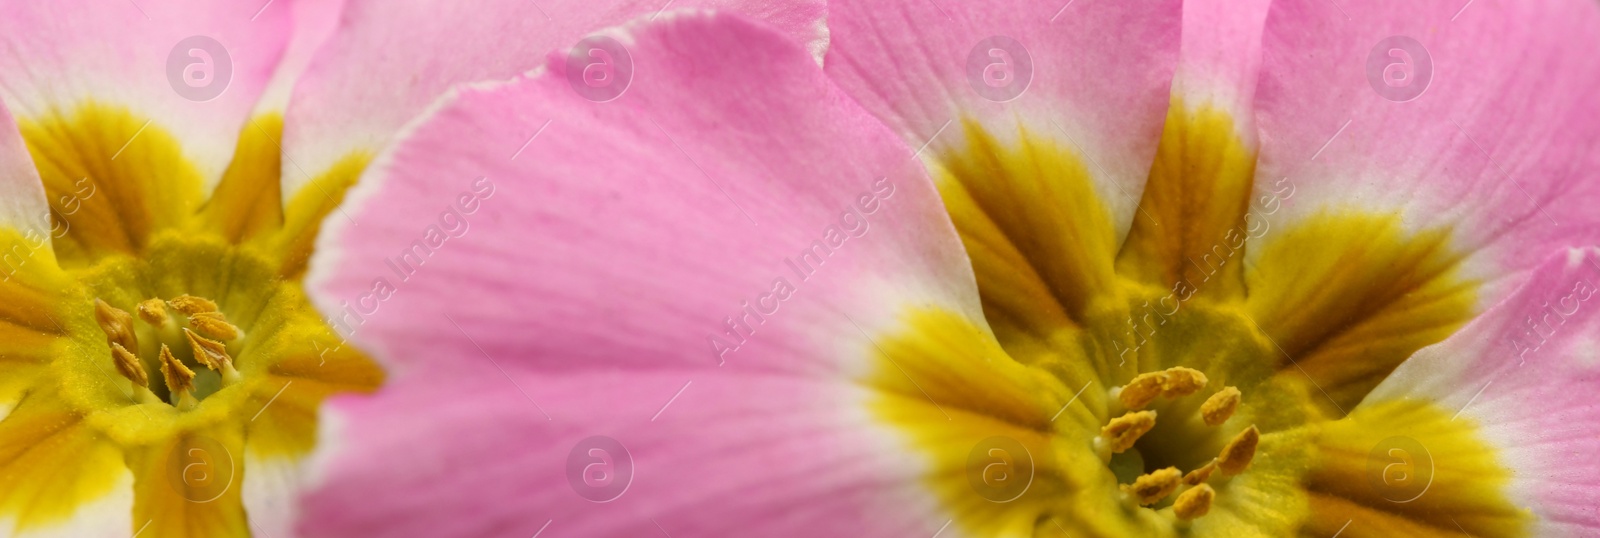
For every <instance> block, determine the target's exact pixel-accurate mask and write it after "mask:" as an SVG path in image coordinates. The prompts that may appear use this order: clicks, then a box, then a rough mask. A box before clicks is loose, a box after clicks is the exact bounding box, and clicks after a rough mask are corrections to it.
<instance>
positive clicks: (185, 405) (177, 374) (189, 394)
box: [161, 344, 200, 411]
mask: <svg viewBox="0 0 1600 538" xmlns="http://www.w3.org/2000/svg"><path fill="white" fill-rule="evenodd" d="M161 377H163V378H166V381H167V388H168V389H170V390H171V391H172V393H173V394H176V395H178V401H177V407H178V409H179V410H182V411H188V410H190V409H194V408H195V406H198V405H200V401H199V400H196V399H195V398H194V370H190V369H189V367H188V366H184V365H183V362H181V361H179V360H178V359H177V357H173V356H172V350H171V349H167V345H166V344H161Z"/></svg>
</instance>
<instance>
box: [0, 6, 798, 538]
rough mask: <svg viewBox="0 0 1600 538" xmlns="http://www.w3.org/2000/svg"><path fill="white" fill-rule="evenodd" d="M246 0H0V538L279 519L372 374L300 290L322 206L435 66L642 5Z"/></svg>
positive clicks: (503, 69) (440, 83)
mask: <svg viewBox="0 0 1600 538" xmlns="http://www.w3.org/2000/svg"><path fill="white" fill-rule="evenodd" d="M248 4H249V5H246V3H239V2H198V1H195V2H188V1H185V2H147V1H145V0H136V1H132V2H120V3H104V2H83V1H77V0H68V1H62V2H48V3H9V4H7V5H6V7H4V8H0V12H3V15H0V72H4V73H5V77H4V80H3V81H0V99H3V101H4V105H5V106H4V107H0V535H3V536H35V535H50V536H111V537H118V536H121V537H126V536H160V537H169V536H170V537H182V536H205V537H217V536H249V535H259V536H288V535H290V533H291V531H292V529H291V527H290V524H291V522H292V517H293V503H292V502H291V500H292V494H293V492H294V491H295V490H296V489H297V488H298V487H299V483H300V469H301V464H302V462H303V460H304V458H305V457H306V456H307V455H308V454H309V453H310V451H311V450H312V448H313V447H314V446H315V445H316V443H317V427H318V414H319V412H318V406H319V405H320V404H321V402H322V401H323V400H324V399H325V398H326V397H327V396H329V395H331V394H336V393H342V392H366V391H371V390H374V389H376V388H377V387H378V386H379V385H380V384H381V383H382V382H383V380H384V377H385V373H384V371H383V370H382V369H381V368H380V367H379V365H378V364H377V363H376V362H374V361H372V360H371V359H369V358H368V357H367V356H366V355H365V354H363V353H361V352H360V351H358V350H356V349H355V348H354V347H351V346H347V345H343V338H342V335H341V333H340V331H341V330H349V329H348V327H346V325H348V324H349V323H351V320H348V319H342V318H332V319H326V320H325V319H324V317H323V316H322V315H321V314H319V313H318V312H317V311H316V310H315V309H313V308H312V307H311V304H310V302H309V301H308V299H307V296H306V294H305V292H304V289H303V287H302V281H303V277H304V274H305V269H306V266H307V263H309V262H310V261H312V260H316V259H318V258H320V257H321V256H323V255H324V254H323V253H322V252H321V251H320V250H318V249H314V248H313V244H314V241H315V239H316V237H317V235H318V232H319V230H320V229H321V226H322V223H323V221H324V219H328V218H331V219H339V220H344V221H345V222H346V223H347V224H349V225H351V226H355V225H356V223H355V221H353V220H349V219H350V217H349V215H347V214H344V213H343V212H342V210H340V209H339V206H340V204H341V203H342V202H343V201H344V199H345V196H346V193H347V191H348V189H349V188H350V187H351V185H353V184H354V183H355V182H356V180H357V179H358V178H359V177H360V175H361V173H362V171H363V170H365V169H366V168H367V165H368V163H369V162H370V161H371V159H372V157H373V156H374V155H376V154H377V152H378V151H379V150H380V149H381V148H382V147H383V146H384V145H385V144H386V143H387V142H388V140H389V139H390V137H391V136H392V135H393V133H396V132H398V131H400V128H401V127H402V126H403V124H404V123H405V122H406V121H408V120H409V119H410V118H411V117H412V116H413V115H415V114H417V113H419V112H421V111H422V110H424V109H425V108H426V106H427V105H428V103H430V102H431V101H432V100H433V99H434V98H436V97H437V96H439V95H440V94H443V93H445V92H446V91H447V90H448V88H449V87H450V86H451V85H453V84H456V83H462V82H473V81H479V80H493V79H501V78H507V77H511V76H514V75H516V74H518V73H521V72H523V71H525V70H527V69H530V68H532V67H534V66H535V65H536V64H537V63H538V60H537V56H528V55H527V54H525V53H523V52H522V51H523V50H528V49H531V50H545V49H548V48H550V47H554V46H557V45H558V44H561V43H564V42H565V41H567V40H570V39H572V38H573V37H574V36H576V35H578V32H580V31H586V29H587V28H589V27H592V26H593V25H595V24H612V23H615V22H619V21H622V20H626V19H627V18H629V17H634V16H639V15H642V14H648V13H650V12H651V11H653V10H654V9H655V8H656V7H658V6H653V5H645V3H644V2H632V3H622V4H617V5H612V6H607V7H606V10H600V9H592V10H587V11H579V10H571V11H570V12H568V13H566V15H567V17H566V18H565V19H564V20H562V21H559V22H558V21H553V20H551V19H550V18H548V16H546V15H543V14H541V13H540V9H541V8H540V7H538V6H537V5H535V4H534V3H531V2H519V3H511V2H505V3H499V4H496V5H493V6H471V7H466V6H454V5H435V6H427V5H416V4H409V3H408V4H403V5H401V4H393V3H388V2H366V1H351V2H300V1H294V2H286V1H279V2H276V3H273V2H259V3H258V2H251V3H248ZM729 7H732V8H735V9H737V8H739V7H740V6H738V5H732V4H730V6H729ZM747 11H748V12H749V13H751V14H752V15H757V16H762V17H768V18H771V19H773V20H774V21H775V22H777V23H780V24H783V23H785V22H786V21H787V22H788V23H789V24H790V27H791V28H792V29H793V30H794V32H795V34H793V38H794V39H797V40H804V39H813V37H811V36H813V35H814V33H815V32H816V31H817V26H816V24H815V23H814V22H813V21H814V19H815V17H811V18H808V16H809V15H808V14H813V13H817V12H819V11H820V6H817V5H813V4H805V3H794V4H789V5H783V6H767V7H761V6H752V7H751V9H749V10H747ZM817 16H820V15H817ZM486 33H487V34H492V35H493V37H494V39H493V40H491V41H484V40H482V39H476V38H479V37H482V36H483V35H485V34H486ZM464 35H470V36H473V37H474V39H464V38H462V36H464ZM445 43H450V45H448V46H446V45H444V44H445ZM291 97H292V99H291ZM291 103H292V104H291ZM468 180H469V181H470V178H468ZM473 193H474V195H475V196H476V195H483V196H487V195H488V192H487V191H486V190H485V189H484V185H479V188H478V189H476V190H474V191H473ZM463 203H472V204H475V203H476V199H475V198H472V199H469V200H468V201H467V202H463ZM417 263H418V264H420V263H421V261H418V262H417Z"/></svg>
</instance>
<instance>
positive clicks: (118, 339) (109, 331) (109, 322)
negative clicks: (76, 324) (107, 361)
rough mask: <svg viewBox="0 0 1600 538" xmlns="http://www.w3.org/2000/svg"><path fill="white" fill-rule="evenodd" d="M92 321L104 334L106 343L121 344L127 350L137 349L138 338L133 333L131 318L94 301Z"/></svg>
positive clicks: (97, 300) (96, 300)
mask: <svg viewBox="0 0 1600 538" xmlns="http://www.w3.org/2000/svg"><path fill="white" fill-rule="evenodd" d="M94 319H95V321H96V322H97V323H99V324H100V330H101V331H102V332H104V333H106V341H107V342H110V343H113V344H122V347H124V348H127V349H139V337H138V335H136V334H134V332H133V316H132V315H129V314H128V313H127V312H126V311H123V310H122V309H120V308H117V307H115V306H111V304H110V303H107V302H105V301H102V300H100V299H95V300H94Z"/></svg>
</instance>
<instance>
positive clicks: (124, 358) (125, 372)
mask: <svg viewBox="0 0 1600 538" xmlns="http://www.w3.org/2000/svg"><path fill="white" fill-rule="evenodd" d="M111 363H112V364H114V365H116V367H117V373H119V374H122V377H125V378H128V380H129V381H132V382H133V393H134V395H135V396H136V397H138V399H139V403H160V402H161V399H160V398H157V397H156V395H155V393H153V392H150V375H149V374H146V373H145V371H144V363H142V362H139V357H138V356H136V355H134V354H133V352H132V351H128V348H125V347H122V344H118V343H115V342H112V343H111Z"/></svg>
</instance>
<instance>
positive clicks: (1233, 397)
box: [1200, 387, 1239, 426]
mask: <svg viewBox="0 0 1600 538" xmlns="http://www.w3.org/2000/svg"><path fill="white" fill-rule="evenodd" d="M1238 409H1239V389H1238V388H1237V387H1225V388H1223V389H1222V390H1219V391H1217V393H1216V394H1212V395H1211V397H1210V398H1206V403H1203V404H1200V418H1202V419H1205V421H1206V425H1207V426H1216V425H1218V424H1222V423H1224V422H1227V421H1228V418H1229V417H1232V416H1233V412H1234V411H1236V410H1238Z"/></svg>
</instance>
